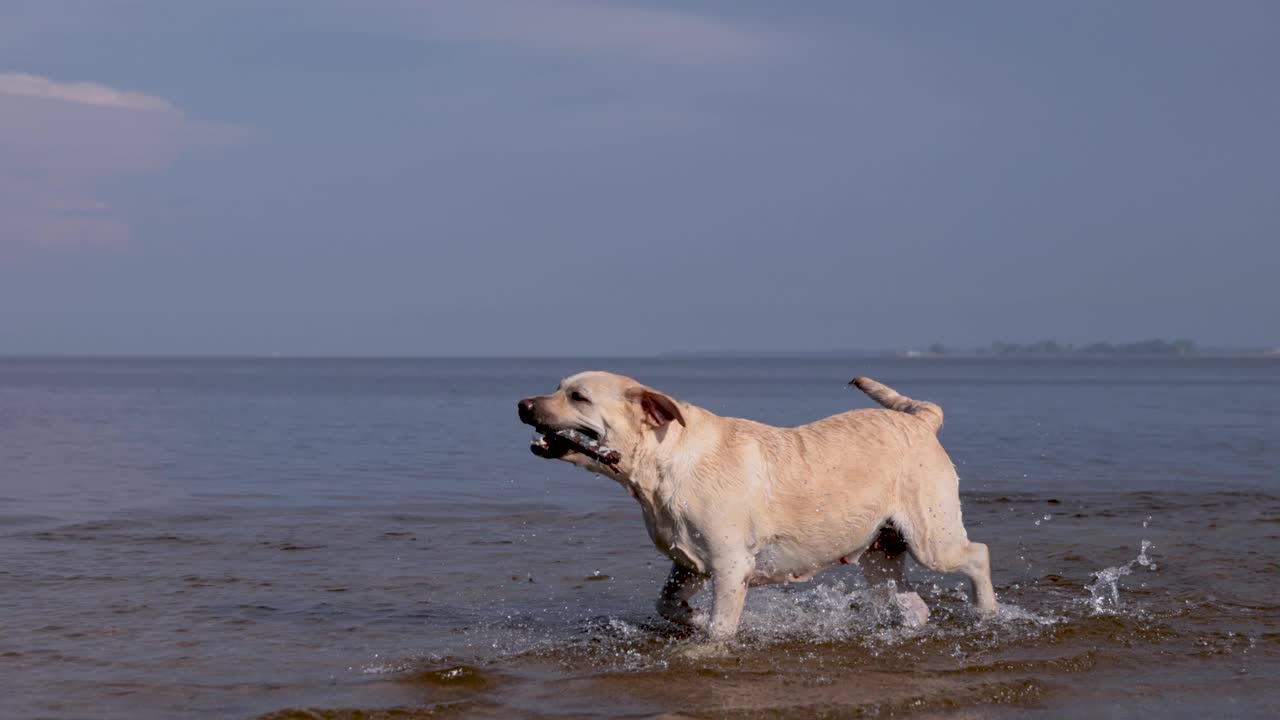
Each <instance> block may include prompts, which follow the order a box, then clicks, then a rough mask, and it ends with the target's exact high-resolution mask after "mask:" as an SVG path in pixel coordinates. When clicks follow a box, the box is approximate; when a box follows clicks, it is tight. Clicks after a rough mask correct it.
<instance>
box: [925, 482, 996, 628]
mask: <svg viewBox="0 0 1280 720" xmlns="http://www.w3.org/2000/svg"><path fill="white" fill-rule="evenodd" d="M914 525H915V527H911V528H910V529H908V528H906V527H904V528H903V529H904V531H905V532H904V535H905V537H906V540H907V547H908V549H909V550H910V551H911V557H913V558H915V560H916V562H918V563H920V564H921V565H923V566H924V567H926V568H928V569H930V570H933V571H936V572H945V573H953V572H958V573H963V574H964V575H966V576H967V577H968V578H969V583H970V585H971V589H972V592H973V604H974V605H976V606H977V608H978V609H979V610H981V611H982V612H984V613H989V614H994V613H995V612H996V611H997V609H998V606H997V605H996V592H995V589H994V588H993V587H992V585H991V555H990V553H989V552H988V551H987V546H986V545H984V544H982V543H979V542H970V540H969V536H968V534H967V533H966V532H965V529H964V524H963V523H962V522H961V520H960V511H959V503H957V507H956V510H955V512H954V517H945V515H944V516H943V517H942V518H939V517H932V518H931V519H930V520H929V521H928V523H927V524H926V523H918V524H914ZM916 528H919V529H920V530H919V531H916Z"/></svg>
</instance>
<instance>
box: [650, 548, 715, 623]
mask: <svg viewBox="0 0 1280 720" xmlns="http://www.w3.org/2000/svg"><path fill="white" fill-rule="evenodd" d="M705 581H706V578H705V577H703V576H702V575H699V574H698V573H696V572H694V571H693V570H690V569H689V568H687V567H685V566H683V565H681V564H680V563H672V564H671V573H670V574H668V575H667V582H666V583H664V584H663V586H662V594H661V595H660V596H659V597H658V614H659V615H661V616H662V617H663V618H665V619H667V620H669V621H670V622H673V623H676V624H677V625H688V626H690V627H697V628H701V627H705V626H706V624H707V615H706V613H705V612H702V611H701V610H697V609H694V608H693V607H691V606H690V605H689V599H690V598H692V597H693V596H694V594H695V593H697V592H698V588H700V587H702V584H703V583H704V582H705Z"/></svg>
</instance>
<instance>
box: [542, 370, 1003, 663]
mask: <svg viewBox="0 0 1280 720" xmlns="http://www.w3.org/2000/svg"><path fill="white" fill-rule="evenodd" d="M854 384H856V385H857V386H858V387H859V388H860V389H862V390H863V391H865V392H866V393H867V394H868V395H870V396H871V397H872V398H874V399H875V400H877V401H878V402H880V403H881V404H882V405H884V406H885V407H886V408H891V409H866V410H852V411H849V412H845V413H841V414H839V415H833V416H831V417H828V418H824V419H822V420H818V421H816V422H813V423H810V424H808V425H802V426H800V427H795V428H779V427H772V426H769V425H764V424H761V423H758V422H753V421H751V420H743V419H739V418H728V417H720V416H718V415H715V414H714V413H711V412H709V411H707V410H704V409H702V408H699V407H696V406H694V405H690V404H688V403H682V402H678V401H675V400H673V399H671V398H669V397H668V396H666V395H663V394H662V393H659V392H657V391H655V390H652V389H651V388H647V387H645V386H643V385H641V384H640V383H638V382H637V381H635V380H632V379H631V378H628V377H623V376H621V375H614V374H611V373H604V372H585V373H580V374H577V375H574V376H572V377H569V378H566V379H565V380H564V381H562V382H561V383H560V387H559V388H558V389H557V390H556V392H554V393H551V394H549V395H543V396H539V397H534V398H528V399H526V400H524V401H522V406H524V407H522V409H521V416H522V418H525V419H526V422H529V423H530V424H533V425H536V426H538V427H541V428H544V429H550V430H557V429H566V428H586V429H589V430H592V431H593V432H595V433H597V434H598V435H599V437H600V440H601V442H602V443H603V444H605V445H608V446H610V447H612V448H614V449H616V450H619V451H621V453H622V459H621V460H620V461H619V462H618V463H617V464H616V465H614V466H608V465H604V464H602V463H601V462H598V461H596V460H594V459H592V458H591V457H589V456H587V455H585V454H583V453H579V452H569V453H568V454H566V455H565V456H564V457H562V458H560V459H563V460H565V461H568V462H571V463H573V464H575V465H579V466H581V467H584V468H586V469H588V470H591V471H592V472H596V473H600V474H602V475H606V476H608V477H611V478H613V479H614V480H616V481H618V482H619V483H621V484H622V485H623V486H624V487H626V488H627V489H628V490H629V491H630V492H631V494H632V496H634V497H635V498H636V500H638V501H639V503H640V508H641V510H642V512H643V513H644V521H645V526H646V527H647V528H648V531H649V535H650V537H652V538H653V542H654V544H655V545H656V546H657V547H658V549H659V550H660V551H662V552H663V553H664V554H666V555H667V556H668V557H670V558H671V560H672V561H673V564H672V568H671V574H670V576H669V577H668V579H667V582H666V584H665V586H664V587H663V591H662V595H661V597H660V598H659V601H658V611H659V613H660V614H661V615H662V616H663V617H665V618H668V619H669V620H672V621H675V622H680V623H685V624H690V625H695V626H699V627H705V628H706V629H707V631H708V632H709V633H710V635H711V636H712V637H713V638H717V639H721V638H727V637H730V636H732V635H734V634H735V632H736V630H737V627H738V621H739V618H740V616H741V613H742V604H743V600H744V599H745V597H746V593H747V589H748V587H750V586H753V585H764V584H770V583H786V582H795V581H801V580H808V579H809V578H811V577H813V575H814V574H815V573H817V572H818V571H820V570H822V569H823V568H826V567H829V566H831V565H835V564H840V563H859V564H860V565H862V567H863V571H864V574H865V575H866V576H867V580H868V581H869V582H871V583H872V584H881V583H886V582H888V581H894V582H895V583H896V585H897V587H898V588H899V589H905V585H906V583H905V577H904V575H903V564H902V563H903V561H904V559H903V558H902V557H901V551H902V549H903V548H902V546H901V545H899V546H897V547H896V548H895V547H893V546H891V544H887V545H882V544H880V543H877V542H876V541H877V538H879V537H881V535H880V533H881V530H882V528H883V527H885V526H886V524H891V525H892V526H893V527H895V528H896V529H897V532H898V533H899V534H900V536H901V539H902V540H905V547H906V549H907V551H909V552H910V554H911V555H912V557H913V558H915V560H916V561H917V562H918V563H920V564H921V565H923V566H924V567H926V568H929V569H931V570H936V571H940V572H960V573H964V574H965V575H967V576H968V577H969V579H970V581H971V582H972V588H973V596H974V601H975V604H976V605H977V606H978V607H979V608H980V609H981V610H982V611H985V612H993V611H995V609H996V599H995V593H994V591H993V589H992V586H991V575H990V570H989V560H988V555H987V547H986V545H983V544H981V543H976V542H970V540H969V538H968V535H967V534H966V532H965V528H964V524H963V522H962V520H961V514H960V498H959V494H958V488H959V481H958V478H957V476H956V472H955V468H954V467H953V466H952V464H951V460H950V459H949V458H948V457H947V453H946V451H945V450H943V448H942V445H941V444H940V443H939V442H938V438H937V435H936V432H937V430H938V428H939V427H940V426H941V424H942V410H941V408H939V407H938V406H937V405H934V404H933V403H926V402H920V401H916V400H912V399H910V398H907V397H904V396H902V395H899V394H898V393H896V392H894V391H893V390H891V389H889V388H887V387H885V386H884V385H881V384H879V383H876V382H875V381H872V380H870V379H867V378H858V379H856V380H854ZM526 404H527V405H526ZM526 414H527V416H526ZM707 579H710V580H711V582H712V598H713V599H712V608H711V612H710V615H709V616H708V615H706V614H704V613H702V612H699V611H697V610H694V609H693V608H691V607H690V606H689V603H688V601H689V599H690V598H691V597H692V596H693V594H694V593H695V592H696V591H697V590H698V588H699V587H700V586H701V585H702V583H703V582H704V581H705V580H707ZM907 605H909V606H911V607H919V608H923V607H924V605H923V603H922V602H921V601H920V600H919V596H915V598H914V599H913V600H911V601H910V602H908V603H907ZM924 612H925V616H926V617H927V610H925V611H924Z"/></svg>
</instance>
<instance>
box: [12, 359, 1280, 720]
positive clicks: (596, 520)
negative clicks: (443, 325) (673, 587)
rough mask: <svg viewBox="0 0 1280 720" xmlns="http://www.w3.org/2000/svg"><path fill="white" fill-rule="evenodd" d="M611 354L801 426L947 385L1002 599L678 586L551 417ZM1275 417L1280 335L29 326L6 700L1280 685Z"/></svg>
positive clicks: (452, 699) (960, 461) (679, 703)
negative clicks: (734, 621)
mask: <svg viewBox="0 0 1280 720" xmlns="http://www.w3.org/2000/svg"><path fill="white" fill-rule="evenodd" d="M588 366H592V367H602V368H606V369H612V370H617V371H621V372H626V373H629V374H633V375H635V376H637V377H639V378H641V379H642V380H644V381H646V382H648V383H650V384H652V385H655V386H657V387H659V388H662V389H664V390H668V391H670V392H671V393H673V394H675V395H677V396H679V397H681V398H682V399H686V400H689V401H691V402H695V403H697V404H700V405H703V406H705V407H708V408H710V409H712V410H715V411H717V412H721V413H725V414H733V415H743V416H749V417H753V418H756V419H760V420H764V421H767V422H773V423H776V424H794V423H800V422H805V421H807V420H811V419H814V418H817V417H821V416H823V415H826V414H830V413H833V412H838V411H840V410H843V409H845V408H847V407H850V406H867V405H868V401H867V400H866V399H865V398H864V397H862V396H861V394H860V393H853V392H849V391H846V390H845V389H844V388H843V384H844V382H845V381H847V380H848V378H849V377H851V376H852V375H854V374H868V375H872V376H873V377H877V378H878V379H881V380H883V381H885V382H888V383H889V384H891V385H894V386H896V387H897V388H898V389H899V390H902V391H903V392H905V393H907V394H910V395H914V396H917V397H925V398H929V399H932V400H936V401H938V402H940V403H941V404H942V405H943V406H944V407H945V408H946V410H947V426H946V427H945V428H944V430H943V433H942V438H943V442H944V444H945V445H946V446H947V448H948V450H949V451H950V453H951V455H952V458H953V459H954V460H955V462H956V464H957V466H958V468H959V469H960V473H961V478H962V490H963V498H964V503H965V515H966V521H967V524H968V526H969V528H970V534H971V535H972V536H974V537H975V539H979V540H982V541H983V542H986V543H988V544H989V545H990V547H991V553H992V559H993V572H994V575H995V581H996V588H997V592H998V594H999V596H1000V600H1001V602H1002V604H1003V606H1004V607H1003V611H1002V613H1001V616H1000V618H998V619H995V620H981V619H979V618H977V617H975V616H974V615H972V613H970V611H969V609H968V605H967V602H966V601H965V600H964V599H963V593H961V592H960V589H959V588H960V585H961V582H960V578H958V577H954V576H939V575H933V574H930V573H926V572H923V571H920V570H919V569H918V568H917V569H914V570H913V573H912V579H913V580H914V581H915V583H916V585H917V588H918V589H919V590H920V592H921V594H922V595H923V596H924V597H925V599H926V600H927V601H928V602H929V604H930V606H931V607H932V608H933V611H934V616H933V619H932V620H931V621H930V623H929V625H927V626H926V627H925V628H922V629H919V630H910V629H907V628H904V627H902V626H901V625H900V624H899V623H897V622H896V621H895V619H894V617H893V615H892V613H890V612H887V611H886V610H885V609H884V608H882V607H880V606H879V605H877V603H876V602H875V601H874V599H873V598H872V597H871V596H870V595H869V594H868V593H866V592H865V588H863V586H862V584H861V580H860V578H859V577H858V575H857V572H856V571H855V570H852V569H850V568H837V569H834V570H831V571H828V572H827V573H824V574H822V575H820V576H819V577H818V578H817V579H815V580H814V581H813V582H811V583H807V584H799V585H792V586H785V587H774V588H763V589H756V590H753V591H752V593H751V595H750V597H749V600H748V607H747V610H746V613H745V618H744V628H743V633H742V638H741V640H740V641H739V642H737V643H735V644H732V645H728V646H723V647H711V646H707V645H706V644H704V643H703V642H701V641H700V640H699V639H698V638H697V637H695V636H691V635H689V634H687V633H684V632H682V631H680V630H678V629H676V628H673V627H671V626H669V625H666V624H665V623H663V622H661V621H659V620H656V619H655V618H654V617H653V613H652V612H651V608H652V603H653V600H654V599H655V597H656V595H657V592H658V588H659V586H660V584H661V582H662V580H663V578H664V577H665V573H666V569H667V564H666V562H665V561H663V560H662V559H661V558H660V557H659V556H658V555H657V553H656V551H654V550H653V549H652V547H651V545H650V543H649V540H648V538H647V536H646V535H645V532H644V529H643V524H642V522H641V519H640V516H639V511H638V509H637V508H636V507H635V505H634V501H633V500H631V498H630V497H629V496H627V494H626V493H625V492H624V491H623V490H621V488H619V487H617V486H616V485H614V484H613V483H612V482H610V481H608V480H604V479H601V478H598V477H593V476H591V475H589V474H587V473H584V472H582V471H580V470H577V469H575V468H571V467H569V466H567V465H564V464H561V463H551V462H547V461H542V460H539V459H538V458H536V457H534V456H533V455H532V454H530V453H529V452H528V449H527V438H528V435H529V433H528V431H527V428H524V427H523V426H521V425H520V424H519V423H518V421H517V420H516V418H515V412H514V403H515V400H516V399H518V398H519V397H522V396H524V395H527V394H530V393H534V392H545V391H546V390H548V389H550V388H552V387H554V385H555V382H556V380H557V379H558V378H559V377H560V376H562V375H565V374H568V373H569V372H572V371H575V370H579V369H583V368H585V367H588ZM1277 438H1280V362H1276V361H1274V360H1265V359H1236V360H1232V359H1142V360H1136V359H1126V360H1100V359H1098V360H1093V359H1091V360H1079V359H1074V360H1052V359H1048V360H1037V361H1002V360H994V359H991V360H958V359H957V360H921V359H914V360H868V359H865V358H843V359H842V358H818V359H813V358H807V359H742V358H738V359H723V358H715V359H713V358H705V359H698V358H694V359H644V360H640V359H617V360H592V361H588V362H581V361H570V360H470V361H458V360H447V361H446V360H420V361H410V360H332V361H329V360H297V361H294V360H275V361H269V360H123V359H122V360H0V683H3V688H2V690H3V692H2V693H0V697H2V698H3V699H2V700H0V716H2V717H6V718H7V717H14V718H27V717H50V718H82V717H95V718H148V717H155V718H184V717H191V718H197V717H199V718H226V717H256V716H267V717H277V718H313V717H321V718H324V717H334V718H354V717H437V716H445V717H452V716H456V717H495V718H497V717H513V716H515V717H595V716H620V717H649V716H654V715H658V714H661V713H664V712H666V713H678V714H682V715H688V716H693V717H822V716H831V717H849V716H877V715H916V716H923V717H929V716H942V715H947V716H957V715H958V716H960V717H1004V716H1017V717H1023V716H1037V715H1038V716H1047V717H1067V716H1077V717H1078V716H1098V717H1145V716H1147V715H1149V714H1152V713H1159V714H1160V715H1162V716H1167V717H1204V716H1213V717H1218V716H1245V717H1264V716H1265V717H1271V716H1274V715H1275V714H1276V712H1277V711H1280V690H1277V689H1276V686H1277V683H1276V682H1275V679H1276V678H1277V677H1280V600H1278V599H1277V590H1280V580H1278V579H1277V578H1278V577H1280V575H1278V574H1277V570H1280V567H1278V565H1280V559H1278V552H1277V551H1280V477H1278V469H1280V441H1278V440H1277ZM699 601H701V602H703V603H705V602H706V598H705V597H701V598H699Z"/></svg>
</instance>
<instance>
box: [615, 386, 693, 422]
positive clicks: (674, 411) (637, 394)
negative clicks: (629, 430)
mask: <svg viewBox="0 0 1280 720" xmlns="http://www.w3.org/2000/svg"><path fill="white" fill-rule="evenodd" d="M627 400H630V401H631V402H633V403H636V404H637V405H638V406H639V408H640V414H641V416H643V417H644V419H645V422H647V423H649V424H650V425H652V426H654V427H662V426H663V425H666V424H667V423H669V422H671V421H672V420H675V421H676V422H678V423H680V424H681V425H684V424H685V423H684V414H683V413H681V412H680V406H679V405H677V404H676V401H675V400H672V399H671V398H669V397H667V396H666V395H663V394H662V393H660V392H658V391H657V390H650V389H649V388H647V387H640V386H636V387H633V388H631V389H630V390H627Z"/></svg>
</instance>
